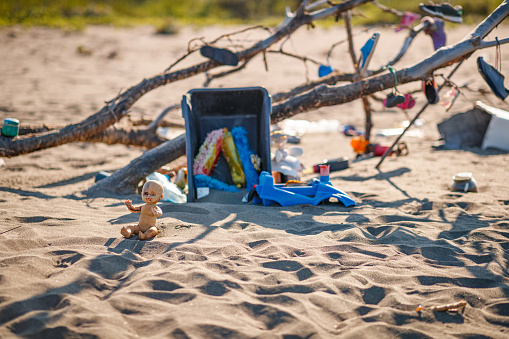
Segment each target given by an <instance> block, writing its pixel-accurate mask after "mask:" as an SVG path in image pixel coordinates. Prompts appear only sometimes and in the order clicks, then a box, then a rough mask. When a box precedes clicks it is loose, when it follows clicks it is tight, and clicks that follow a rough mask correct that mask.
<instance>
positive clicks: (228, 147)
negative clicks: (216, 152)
mask: <svg viewBox="0 0 509 339" xmlns="http://www.w3.org/2000/svg"><path fill="white" fill-rule="evenodd" d="M222 148H223V154H224V157H225V158H226V161H227V162H228V166H229V167H230V173H231V176H232V181H233V184H234V185H235V186H237V187H245V186H246V176H245V175H244V169H243V168H242V162H241V161H240V157H239V153H238V152H237V147H235V143H234V142H233V138H232V134H231V133H230V131H228V129H227V128H225V129H224V130H223V143H222Z"/></svg>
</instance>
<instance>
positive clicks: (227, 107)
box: [182, 87, 271, 202]
mask: <svg viewBox="0 0 509 339" xmlns="http://www.w3.org/2000/svg"><path fill="white" fill-rule="evenodd" d="M270 112H271V100H270V96H269V94H268V92H267V90H266V89H265V88H262V87H246V88H203V89H193V90H191V91H189V92H188V93H187V94H186V95H184V96H183V98H182V115H183V117H184V120H185V124H186V154H187V171H188V175H187V184H188V188H189V192H188V194H187V201H188V202H193V201H195V200H196V198H197V197H196V187H195V185H194V180H193V163H194V158H195V156H196V154H198V150H199V149H200V146H201V145H202V143H203V142H204V141H205V138H206V137H207V133H209V132H210V131H212V130H215V129H218V128H224V127H226V128H228V130H230V131H231V130H232V129H233V127H236V126H242V127H244V128H245V129H246V131H247V135H248V140H249V146H250V148H251V150H252V151H253V152H254V153H255V154H257V155H258V156H259V157H260V158H261V168H262V170H263V171H268V172H269V173H270V172H271V167H270ZM212 177H213V178H216V179H218V180H221V181H223V182H225V183H228V184H233V182H232V179H231V174H230V168H229V167H228V164H227V162H226V159H224V156H222V155H221V156H220V158H219V161H218V163H217V165H216V167H215V169H214V171H213V172H212ZM211 194H212V191H211Z"/></svg>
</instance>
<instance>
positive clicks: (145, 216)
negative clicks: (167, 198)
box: [120, 180, 164, 240]
mask: <svg viewBox="0 0 509 339" xmlns="http://www.w3.org/2000/svg"><path fill="white" fill-rule="evenodd" d="M163 192H164V189H163V186H162V185H161V184H160V183H158V182H157V181H153V180H149V181H147V182H146V183H145V185H143V189H142V191H141V198H142V199H143V201H145V202H146V204H145V205H143V206H138V207H134V206H133V204H132V202H131V200H127V201H125V202H124V204H125V205H126V206H127V209H128V210H129V211H131V212H132V213H138V212H140V213H141V214H140V220H139V221H138V224H137V225H129V226H124V227H122V229H121V230H120V233H121V234H122V235H123V236H124V237H125V238H130V237H132V236H133V235H136V234H138V236H139V239H140V240H146V239H150V238H152V237H155V236H156V235H157V228H156V218H157V217H160V216H161V215H163V211H161V209H160V208H159V207H158V206H156V204H157V202H159V200H161V199H162V198H163Z"/></svg>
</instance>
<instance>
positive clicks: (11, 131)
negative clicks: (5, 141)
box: [2, 118, 19, 137]
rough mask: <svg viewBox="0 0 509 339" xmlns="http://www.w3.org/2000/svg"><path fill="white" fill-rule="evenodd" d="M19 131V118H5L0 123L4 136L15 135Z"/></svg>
mask: <svg viewBox="0 0 509 339" xmlns="http://www.w3.org/2000/svg"><path fill="white" fill-rule="evenodd" d="M18 133H19V120H18V119H14V118H5V119H4V124H3V125H2V135H4V136H6V137H15V136H17V135H18Z"/></svg>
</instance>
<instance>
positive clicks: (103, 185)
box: [88, 0, 509, 193]
mask: <svg viewBox="0 0 509 339" xmlns="http://www.w3.org/2000/svg"><path fill="white" fill-rule="evenodd" d="M345 4H346V3H345ZM348 9H349V8H345V9H344V10H348ZM328 10H332V13H336V11H337V9H334V7H331V8H328V9H326V10H322V11H319V12H318V13H315V14H314V15H310V17H314V18H315V19H317V18H320V17H324V16H326V15H331V13H330V12H327V11H328ZM297 15H298V11H297V14H296V16H295V17H294V18H293V19H291V20H289V21H288V23H287V24H286V26H285V25H283V26H282V27H280V28H279V30H278V32H279V33H280V34H283V33H281V32H287V33H288V32H289V31H290V28H289V27H291V25H292V22H294V20H295V18H296V17H297ZM508 15H509V2H508V0H504V1H503V2H502V4H500V6H499V7H498V8H497V9H495V11H493V12H492V13H491V14H490V15H489V16H488V17H487V18H486V19H485V20H484V21H483V22H481V23H480V24H479V25H478V26H477V27H476V28H475V29H474V30H473V31H472V32H471V33H470V34H468V35H467V36H466V37H465V38H464V39H463V40H461V41H460V42H458V43H456V44H454V45H449V46H444V47H442V48H440V49H438V50H437V51H435V53H433V54H432V55H430V56H429V57H427V58H426V59H424V60H422V61H421V62H419V63H417V64H416V65H414V66H412V67H409V68H406V69H402V70H400V71H398V72H397V77H398V80H399V83H400V84H405V83H409V82H414V81H420V80H422V79H423V78H424V77H425V76H427V75H428V74H430V73H432V72H433V71H435V70H437V69H440V68H444V67H446V66H449V65H452V64H454V63H457V62H459V61H461V60H464V59H466V58H468V57H469V56H470V55H471V54H472V53H473V52H475V51H476V50H478V49H482V48H487V47H492V46H494V44H493V43H492V42H483V38H484V37H485V36H486V35H488V34H489V33H490V32H491V31H492V30H493V29H494V28H495V27H496V26H497V25H498V24H500V23H501V22H502V21H503V20H504V19H505V18H506V17H507V16H508ZM277 34H278V33H276V35H277ZM280 38H281V36H280V37H279V38H277V37H275V36H274V37H273V38H272V39H280ZM508 40H509V39H504V40H500V43H507V42H509V41H508ZM269 43H272V40H270V38H269V39H268V40H264V41H263V42H260V43H258V44H257V45H255V46H259V45H263V46H265V44H269ZM266 47H267V46H266ZM266 47H265V48H263V50H265V49H266ZM253 48H255V47H253ZM257 48H260V47H257ZM244 53H245V54H243V55H249V53H252V52H249V50H246V51H244ZM331 77H332V76H331ZM394 85H395V84H394V76H393V75H392V74H390V73H388V74H381V75H377V76H374V77H371V78H367V79H363V80H360V81H358V82H354V83H351V84H348V85H343V86H327V85H325V84H322V85H319V86H318V87H315V88H313V89H311V90H310V91H308V92H305V93H303V94H300V95H296V96H292V97H290V98H289V99H287V100H285V101H282V102H279V103H276V104H274V105H273V106H272V113H271V122H272V123H276V122H279V121H281V120H283V119H286V118H289V117H291V116H294V115H296V114H298V113H302V112H306V111H310V110H315V109H317V108H319V107H323V106H334V105H341V104H344V103H347V102H351V101H353V100H356V99H359V98H361V97H363V96H367V95H371V94H373V93H376V92H379V91H382V90H385V89H388V88H391V87H393V86H394ZM149 152H150V153H149ZM159 152H160V154H159ZM184 153H185V137H184V135H181V136H179V137H178V138H176V139H174V140H170V141H167V142H165V143H163V144H161V145H159V146H158V147H156V148H154V149H152V150H150V151H147V152H146V153H145V154H143V155H142V156H141V157H140V158H138V159H136V160H134V161H133V162H132V163H131V164H129V165H128V166H127V167H125V168H124V169H122V170H119V171H117V172H116V173H114V175H112V176H110V177H108V178H105V179H103V180H101V181H99V182H97V183H96V184H95V185H94V186H92V187H91V188H90V189H89V190H88V192H92V191H95V190H98V189H109V190H112V191H116V192H118V193H132V192H134V191H135V188H136V187H137V184H138V182H139V181H141V179H142V178H143V175H144V174H145V173H149V172H151V171H153V170H155V169H157V167H159V166H162V165H163V164H162V163H163V162H164V163H169V162H171V161H173V160H176V159H177V158H178V157H180V156H182V155H183V154H184ZM162 155H164V156H162ZM147 158H150V159H151V160H153V158H155V159H157V163H156V164H151V162H150V161H147ZM133 168H136V170H135V171H134V170H133Z"/></svg>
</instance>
